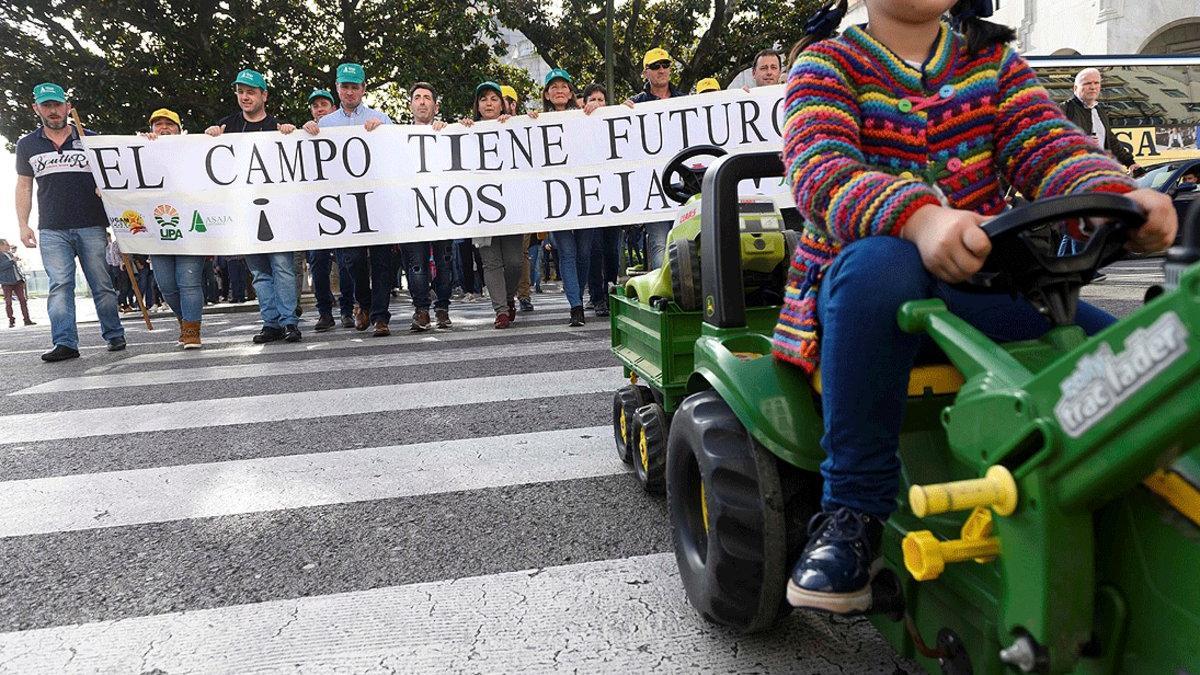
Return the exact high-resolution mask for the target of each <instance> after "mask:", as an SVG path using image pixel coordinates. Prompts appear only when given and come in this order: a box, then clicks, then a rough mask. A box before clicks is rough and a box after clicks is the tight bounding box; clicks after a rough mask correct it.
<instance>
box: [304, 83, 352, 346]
mask: <svg viewBox="0 0 1200 675" xmlns="http://www.w3.org/2000/svg"><path fill="white" fill-rule="evenodd" d="M336 109H337V101H336V100H334V98H333V94H331V93H330V92H329V90H328V89H313V91H312V93H311V94H309V95H308V111H309V112H310V113H311V114H312V118H313V121H314V122H319V121H320V120H321V118H322V117H324V116H326V115H328V114H329V113H331V112H333V111H334V110H336ZM346 255H347V252H346V251H345V250H343V249H331V248H323V249H315V250H312V251H309V252H308V269H309V271H310V272H311V273H312V284H313V296H314V297H315V298H316V300H317V324H316V325H315V326H313V328H314V329H315V330H316V331H317V332H318V333H324V332H325V331H327V330H329V329H330V328H333V327H334V325H335V324H334V322H333V289H332V285H331V284H330V283H329V275H330V273H331V272H332V271H333V266H334V263H336V264H337V272H338V296H339V297H338V304H339V308H340V309H341V315H342V327H343V328H353V327H354V275H353V274H352V273H351V272H350V261H349V259H348V258H347V257H346Z"/></svg>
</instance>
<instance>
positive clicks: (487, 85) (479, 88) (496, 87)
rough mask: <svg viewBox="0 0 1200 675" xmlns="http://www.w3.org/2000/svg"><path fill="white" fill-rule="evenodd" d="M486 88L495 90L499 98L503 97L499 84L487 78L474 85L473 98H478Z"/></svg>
mask: <svg viewBox="0 0 1200 675" xmlns="http://www.w3.org/2000/svg"><path fill="white" fill-rule="evenodd" d="M488 89H491V90H492V91H494V92H496V95H497V96H499V97H500V98H504V90H503V89H501V88H500V85H498V84H496V83H495V82H492V81H491V80H488V81H487V82H480V83H479V84H478V85H477V86H476V87H475V98H479V96H480V95H481V94H482V93H483V92H484V91H486V90H488Z"/></svg>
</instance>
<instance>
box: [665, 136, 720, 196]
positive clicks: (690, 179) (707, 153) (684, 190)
mask: <svg viewBox="0 0 1200 675" xmlns="http://www.w3.org/2000/svg"><path fill="white" fill-rule="evenodd" d="M726 154H728V153H726V152H725V150H724V149H723V148H720V147H717V146H715V145H693V146H692V147H690V148H684V149H683V150H681V151H680V152H679V154H677V155H675V156H674V157H672V158H671V161H669V162H667V166H666V167H665V168H663V174H662V187H663V194H665V195H666V196H668V197H670V198H671V200H672V201H675V202H678V203H680V204H683V203H684V202H686V201H687V200H689V199H691V197H692V195H697V194H700V185H701V184H702V183H703V181H704V172H705V171H706V170H708V167H706V166H692V165H690V164H686V163H685V162H687V160H689V159H692V158H694V157H713V158H716V157H724V156H725V155H726Z"/></svg>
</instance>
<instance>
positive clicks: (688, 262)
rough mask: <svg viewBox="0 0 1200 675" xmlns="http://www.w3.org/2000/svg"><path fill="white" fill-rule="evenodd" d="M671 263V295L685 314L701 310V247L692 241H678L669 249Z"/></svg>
mask: <svg viewBox="0 0 1200 675" xmlns="http://www.w3.org/2000/svg"><path fill="white" fill-rule="evenodd" d="M667 258H668V259H669V260H670V262H671V294H672V295H674V296H675V304H677V305H679V308H680V309H682V310H683V311H685V312H695V311H697V310H699V309H700V297H701V296H702V295H703V292H702V290H701V287H700V246H699V245H698V244H697V243H696V242H694V241H692V240H691V239H676V240H675V241H673V242H671V245H670V246H669V247H667Z"/></svg>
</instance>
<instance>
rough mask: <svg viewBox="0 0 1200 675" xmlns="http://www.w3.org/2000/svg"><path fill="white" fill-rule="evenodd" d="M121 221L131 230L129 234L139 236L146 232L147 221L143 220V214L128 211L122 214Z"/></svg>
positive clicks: (131, 210)
mask: <svg viewBox="0 0 1200 675" xmlns="http://www.w3.org/2000/svg"><path fill="white" fill-rule="evenodd" d="M121 221H122V222H124V223H125V226H126V227H128V228H129V234H138V233H140V232H145V231H146V221H145V220H143V219H142V214H140V213H138V212H137V211H134V210H133V209H126V210H125V211H124V212H123V213H122V214H121Z"/></svg>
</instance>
